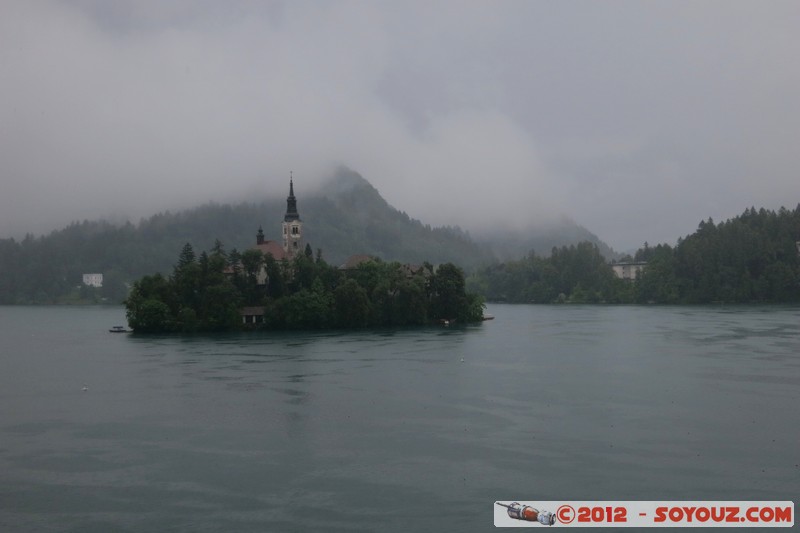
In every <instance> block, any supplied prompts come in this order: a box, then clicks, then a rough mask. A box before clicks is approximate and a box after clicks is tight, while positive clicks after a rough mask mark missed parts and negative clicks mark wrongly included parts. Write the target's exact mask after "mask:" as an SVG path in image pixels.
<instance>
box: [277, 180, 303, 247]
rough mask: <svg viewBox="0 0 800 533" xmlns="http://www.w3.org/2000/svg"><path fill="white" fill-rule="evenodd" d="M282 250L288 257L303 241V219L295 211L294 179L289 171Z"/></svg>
mask: <svg viewBox="0 0 800 533" xmlns="http://www.w3.org/2000/svg"><path fill="white" fill-rule="evenodd" d="M282 226H283V251H284V252H286V256H287V257H289V258H290V259H291V258H292V257H295V256H296V255H297V254H298V253H300V251H301V245H302V243H303V221H302V220H300V214H299V213H298V212H297V198H295V197H294V179H292V174H291V172H290V173H289V197H288V198H287V199H286V214H285V215H284V216H283V224H282Z"/></svg>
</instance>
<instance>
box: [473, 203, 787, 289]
mask: <svg viewBox="0 0 800 533" xmlns="http://www.w3.org/2000/svg"><path fill="white" fill-rule="evenodd" d="M628 259H635V260H636V261H646V262H647V266H646V267H645V269H644V271H643V273H642V274H641V276H640V277H639V278H638V279H637V280H636V281H635V282H631V281H623V280H621V279H617V278H616V277H615V276H614V274H613V271H612V268H611V266H610V265H609V264H607V263H606V262H605V261H603V260H602V256H601V254H600V251H599V249H598V248H597V247H596V246H594V245H592V244H590V243H583V244H580V245H578V246H569V247H562V248H554V249H553V250H552V252H551V255H550V256H549V257H540V256H536V255H533V254H531V255H529V256H528V257H525V258H523V259H520V260H516V261H508V262H506V263H502V264H497V265H492V266H490V267H486V268H484V269H481V270H480V271H479V272H478V273H477V274H476V275H475V276H473V277H472V278H470V280H469V286H470V288H471V289H472V290H474V291H476V292H478V293H480V294H482V295H484V296H485V297H486V298H487V299H488V300H490V301H508V302H538V303H550V302H559V301H562V302H608V303H615V302H616V303H666V304H697V303H713V302H728V303H755V302H766V303H779V302H795V303H796V302H800V205H798V207H797V208H796V209H795V210H794V211H790V210H787V209H785V208H781V209H780V210H779V211H778V212H775V211H768V210H766V209H760V210H758V211H757V210H756V209H755V208H750V209H747V210H745V212H744V213H743V214H742V215H740V216H738V217H735V218H733V219H731V220H728V221H726V222H723V223H720V224H714V221H713V220H711V219H708V220H707V221H702V222H700V225H699V227H698V229H697V231H696V232H695V233H693V234H692V235H689V236H688V237H686V238H685V239H679V240H678V243H677V245H676V246H675V247H672V246H669V245H667V244H659V245H658V246H655V247H651V246H648V245H645V246H644V247H643V248H641V249H640V250H639V251H638V252H637V253H636V255H635V257H633V258H628Z"/></svg>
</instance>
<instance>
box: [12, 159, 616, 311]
mask: <svg viewBox="0 0 800 533" xmlns="http://www.w3.org/2000/svg"><path fill="white" fill-rule="evenodd" d="M287 192H288V191H287ZM296 195H297V202H298V210H299V213H300V217H301V218H302V220H303V223H304V226H303V231H304V237H305V242H307V243H308V244H310V245H311V247H312V249H313V250H314V252H316V251H317V250H318V249H319V250H321V251H322V256H323V258H324V259H325V260H326V261H327V262H328V263H330V264H334V265H338V264H342V263H343V262H344V261H345V260H346V258H347V257H349V256H350V255H353V254H369V255H374V256H377V257H380V258H382V259H384V260H387V261H393V260H397V261H400V262H403V263H422V262H423V261H429V262H431V263H433V264H437V263H445V262H452V263H455V264H457V265H460V266H461V267H462V268H464V270H466V271H467V272H470V271H474V270H475V269H477V268H479V267H481V266H485V265H488V264H491V263H493V262H495V261H497V258H498V257H500V258H514V257H522V256H524V255H527V254H528V252H530V250H531V249H535V250H536V251H537V252H539V253H542V252H544V254H547V253H549V250H550V248H552V246H561V245H565V244H575V243H577V242H579V241H580V240H586V239H588V240H591V241H592V242H595V243H598V245H599V246H601V247H602V243H600V241H599V239H597V238H596V237H595V236H594V235H592V234H591V233H589V232H588V231H586V230H584V229H583V228H580V227H579V226H577V225H575V224H574V223H569V222H568V221H565V222H563V223H562V224H557V225H556V226H554V228H555V229H552V228H547V229H543V230H542V231H539V232H538V233H537V232H536V231H530V232H527V233H525V234H518V235H511V236H509V235H506V237H504V238H502V239H480V240H479V239H473V238H471V237H470V235H469V234H468V233H466V232H464V231H462V230H461V229H459V228H457V227H436V228H434V227H431V226H430V225H427V224H423V223H422V222H421V221H419V220H415V219H413V218H411V217H409V216H408V215H407V214H406V213H404V212H402V211H399V210H397V209H395V208H394V207H392V206H391V205H389V204H388V203H387V202H386V200H384V199H383V198H382V197H381V195H380V194H379V193H378V191H377V190H376V189H375V188H374V187H373V186H372V185H371V184H370V183H369V182H368V181H367V180H366V179H364V178H363V177H361V176H360V175H359V174H358V173H356V172H354V171H352V170H349V169H346V168H341V169H339V170H338V171H337V172H336V173H335V174H334V175H333V176H332V178H331V179H330V180H329V181H328V182H327V183H326V184H325V185H324V186H323V187H322V188H321V189H320V190H317V191H307V192H306V191H302V190H297V191H296ZM285 211H286V200H285V197H278V198H273V199H264V200H261V201H258V202H243V203H239V204H236V205H230V204H217V203H209V204H206V205H203V206H199V207H196V208H193V209H189V210H185V211H181V212H177V213H171V212H164V213H160V214H157V215H154V216H151V217H149V218H146V219H142V220H141V221H140V222H139V223H138V224H132V223H130V222H129V223H126V224H123V225H115V224H111V223H109V222H105V221H86V220H85V221H83V222H75V223H73V224H70V225H69V226H67V227H66V228H64V229H61V230H57V231H53V232H52V233H50V234H49V235H46V236H41V237H38V238H37V237H34V236H32V235H28V236H26V237H25V239H23V240H22V241H15V240H14V239H0V272H2V276H0V303H49V302H59V301H67V300H70V299H72V300H76V301H86V300H87V299H89V300H92V299H97V298H99V297H102V298H106V299H108V300H109V301H115V302H118V301H121V300H122V299H123V298H125V295H126V292H127V289H126V284H128V283H130V282H131V281H132V280H135V279H138V278H140V277H142V276H144V275H146V274H152V273H155V272H161V273H164V274H169V273H171V272H172V266H173V265H174V264H175V262H176V260H177V257H178V254H179V252H180V251H181V249H182V248H183V246H184V244H186V243H187V242H188V243H190V244H191V245H192V247H193V248H194V250H195V251H196V252H197V253H198V254H199V253H200V252H201V251H203V250H210V249H211V248H212V247H213V246H214V243H215V241H217V240H219V241H220V242H222V244H223V245H224V247H225V250H227V251H231V250H232V249H234V248H236V249H237V250H239V251H243V250H246V249H247V248H250V247H251V246H253V245H254V244H255V239H256V233H257V231H258V229H259V227H261V228H263V230H264V234H265V237H266V238H267V239H271V240H279V239H280V227H281V226H280V224H281V222H282V221H283V216H284V213H285ZM556 230H557V231H556ZM606 248H607V247H606ZM93 272H98V273H103V276H104V284H103V288H102V290H98V291H93V290H91V289H89V288H87V287H84V286H83V285H82V276H83V274H85V273H93Z"/></svg>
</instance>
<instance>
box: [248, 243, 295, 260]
mask: <svg viewBox="0 0 800 533" xmlns="http://www.w3.org/2000/svg"><path fill="white" fill-rule="evenodd" d="M253 249H255V250H261V253H262V254H264V255H267V254H270V255H272V257H273V258H275V259H276V260H278V261H280V260H281V259H288V258H289V257H288V256H287V255H286V252H285V251H284V250H283V246H281V245H280V244H279V243H278V242H276V241H264V242H263V243H261V244H256V245H255V246H253Z"/></svg>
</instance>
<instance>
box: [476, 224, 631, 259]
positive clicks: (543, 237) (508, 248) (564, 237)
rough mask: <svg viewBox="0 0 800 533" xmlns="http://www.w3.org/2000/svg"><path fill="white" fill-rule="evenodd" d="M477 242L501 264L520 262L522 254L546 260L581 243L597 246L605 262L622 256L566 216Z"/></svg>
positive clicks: (477, 237) (477, 239)
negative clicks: (486, 248) (555, 250)
mask: <svg viewBox="0 0 800 533" xmlns="http://www.w3.org/2000/svg"><path fill="white" fill-rule="evenodd" d="M474 239H475V241H476V242H478V243H481V244H483V245H484V246H487V247H488V248H489V249H490V250H491V252H492V254H493V255H494V256H495V257H497V259H499V260H500V261H510V260H514V259H519V258H520V257H522V256H523V255H529V254H530V252H535V254H536V255H538V256H542V257H546V256H549V255H550V252H551V250H552V249H553V248H559V247H561V246H569V245H573V244H574V245H577V244H579V243H581V242H590V243H592V244H595V245H596V246H597V248H598V250H599V251H600V254H601V255H602V256H603V257H604V258H605V259H606V261H611V260H612V259H619V257H620V254H618V253H617V252H615V251H614V250H613V249H612V248H611V247H610V246H609V245H608V244H606V243H605V242H603V241H602V240H600V238H599V237H598V236H597V235H595V234H594V233H592V232H591V231H589V230H588V229H586V228H584V227H583V226H580V225H578V224H577V223H575V222H574V221H573V220H571V219H570V218H568V217H566V216H563V217H561V218H560V219H558V220H554V221H550V222H548V223H547V224H541V225H535V226H531V227H529V228H527V229H526V230H524V231H523V230H506V231H504V232H503V233H502V234H501V235H498V236H497V237H494V238H486V237H481V236H476V237H474Z"/></svg>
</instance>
